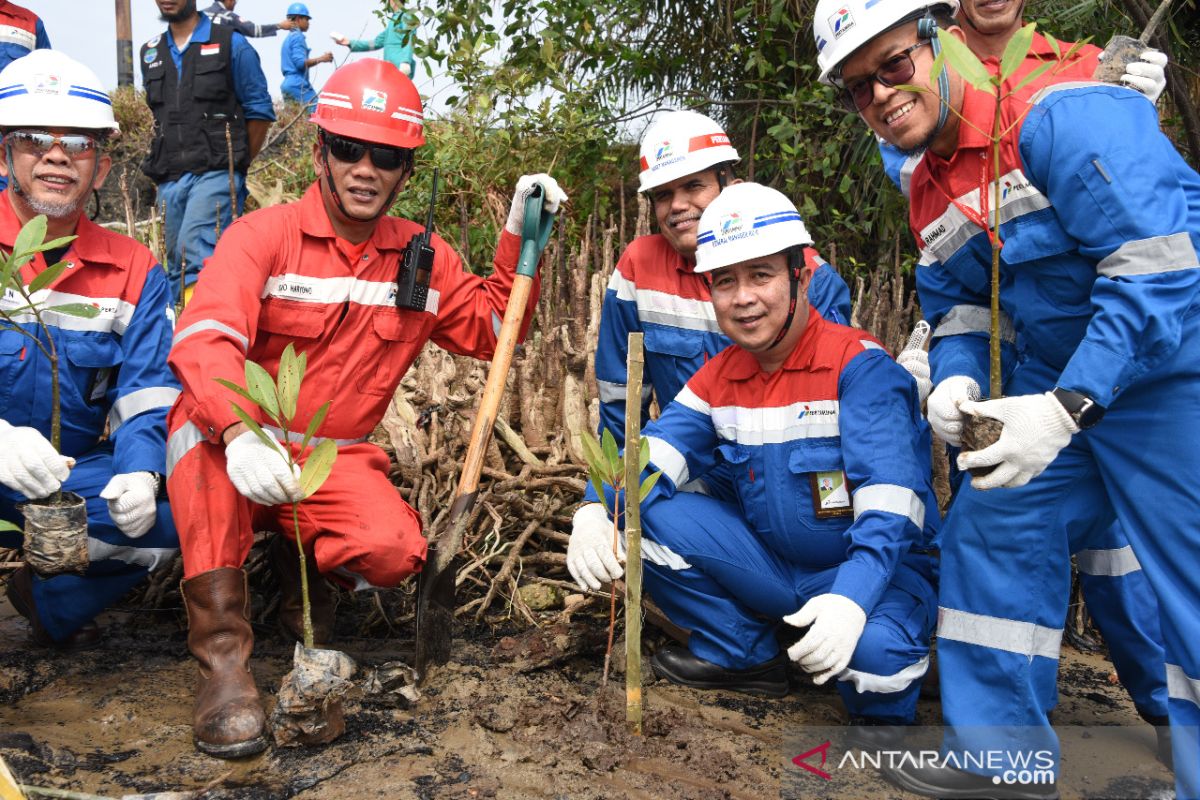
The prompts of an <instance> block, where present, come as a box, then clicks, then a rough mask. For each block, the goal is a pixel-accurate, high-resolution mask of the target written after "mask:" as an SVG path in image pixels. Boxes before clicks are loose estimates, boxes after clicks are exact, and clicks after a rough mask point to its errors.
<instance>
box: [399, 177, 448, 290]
mask: <svg viewBox="0 0 1200 800" xmlns="http://www.w3.org/2000/svg"><path fill="white" fill-rule="evenodd" d="M437 191H438V171H437V169H434V170H433V190H432V191H431V192H430V193H429V216H428V217H426V218H425V230H423V231H421V232H420V233H417V234H414V235H413V237H412V239H409V241H408V244H407V245H406V246H405V248H404V257H403V258H402V259H401V260H400V271H399V272H398V273H396V308H399V309H412V310H414V311H424V310H425V303H426V302H427V301H428V300H429V280H430V278H431V277H433V248H432V247H430V246H429V241H430V239H431V237H432V236H433V210H434V208H435V207H436V206H437Z"/></svg>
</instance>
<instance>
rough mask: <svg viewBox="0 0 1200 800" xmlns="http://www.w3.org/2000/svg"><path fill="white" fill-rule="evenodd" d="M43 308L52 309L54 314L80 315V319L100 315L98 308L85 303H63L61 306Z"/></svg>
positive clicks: (93, 317)
mask: <svg viewBox="0 0 1200 800" xmlns="http://www.w3.org/2000/svg"><path fill="white" fill-rule="evenodd" d="M43 310H45V311H53V312H55V313H56V314H66V315H67V316H68V317H80V318H82V319H95V318H96V317H98V316H100V309H98V308H96V307H95V306H93V305H88V304H87V303H63V304H62V305H61V306H50V307H49V308H46V309H43Z"/></svg>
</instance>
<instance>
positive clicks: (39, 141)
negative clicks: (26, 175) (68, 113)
mask: <svg viewBox="0 0 1200 800" xmlns="http://www.w3.org/2000/svg"><path fill="white" fill-rule="evenodd" d="M4 139H5V141H7V142H8V143H9V144H10V145H12V148H13V149H14V150H16V151H17V152H18V153H23V154H25V155H34V156H38V157H39V158H40V157H41V156H44V155H46V153H49V152H50V151H51V150H53V149H54V145H56V144H57V145H59V146H60V147H62V149H63V152H64V153H66V154H67V155H68V156H71V157H75V156H81V155H83V154H84V153H89V152H91V151H92V150H95V149H96V138H95V137H94V136H89V135H87V134H86V133H64V134H60V135H55V134H53V133H46V132H45V131H24V130H21V131H9V132H8V133H7V134H5V135H4Z"/></svg>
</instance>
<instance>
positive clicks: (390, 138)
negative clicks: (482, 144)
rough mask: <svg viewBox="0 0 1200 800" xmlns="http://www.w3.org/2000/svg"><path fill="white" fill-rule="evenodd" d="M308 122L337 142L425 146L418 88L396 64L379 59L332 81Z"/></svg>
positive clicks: (354, 66)
mask: <svg viewBox="0 0 1200 800" xmlns="http://www.w3.org/2000/svg"><path fill="white" fill-rule="evenodd" d="M308 120H309V122H312V123H314V124H316V126H317V127H318V128H321V129H322V130H325V131H328V132H329V133H332V134H334V135H336V136H345V137H347V138H350V139H358V140H360V141H363V142H371V143H372V144H383V145H388V146H389V147H409V148H413V147H420V146H421V145H423V144H425V115H424V112H423V109H422V108H421V95H420V94H418V93H417V87H416V86H414V85H413V82H412V80H411V79H410V78H409V77H408V76H407V75H405V74H404V73H403V72H401V71H400V70H399V69H398V68H397V67H396V66H395V65H394V64H392V63H390V62H387V61H381V60H380V59H378V58H363V59H359V60H358V61H354V62H352V63H350V64H347V65H346V66H344V67H342V68H341V69H339V70H337V71H336V72H334V73H333V74H332V75H330V76H329V80H327V81H326V82H325V87H324V88H323V89H322V90H321V94H320V95H319V96H318V97H317V108H316V110H315V111H313V115H312V116H311V117H309V118H308Z"/></svg>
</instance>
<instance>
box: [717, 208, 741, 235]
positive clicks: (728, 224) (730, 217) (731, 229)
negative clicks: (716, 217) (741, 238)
mask: <svg viewBox="0 0 1200 800" xmlns="http://www.w3.org/2000/svg"><path fill="white" fill-rule="evenodd" d="M741 229H742V215H741V214H739V213H737V212H736V211H731V212H730V213H728V214H726V215H725V216H724V217H722V218H721V235H722V236H728V235H729V234H731V233H737V232H738V231H740V230H741Z"/></svg>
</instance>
